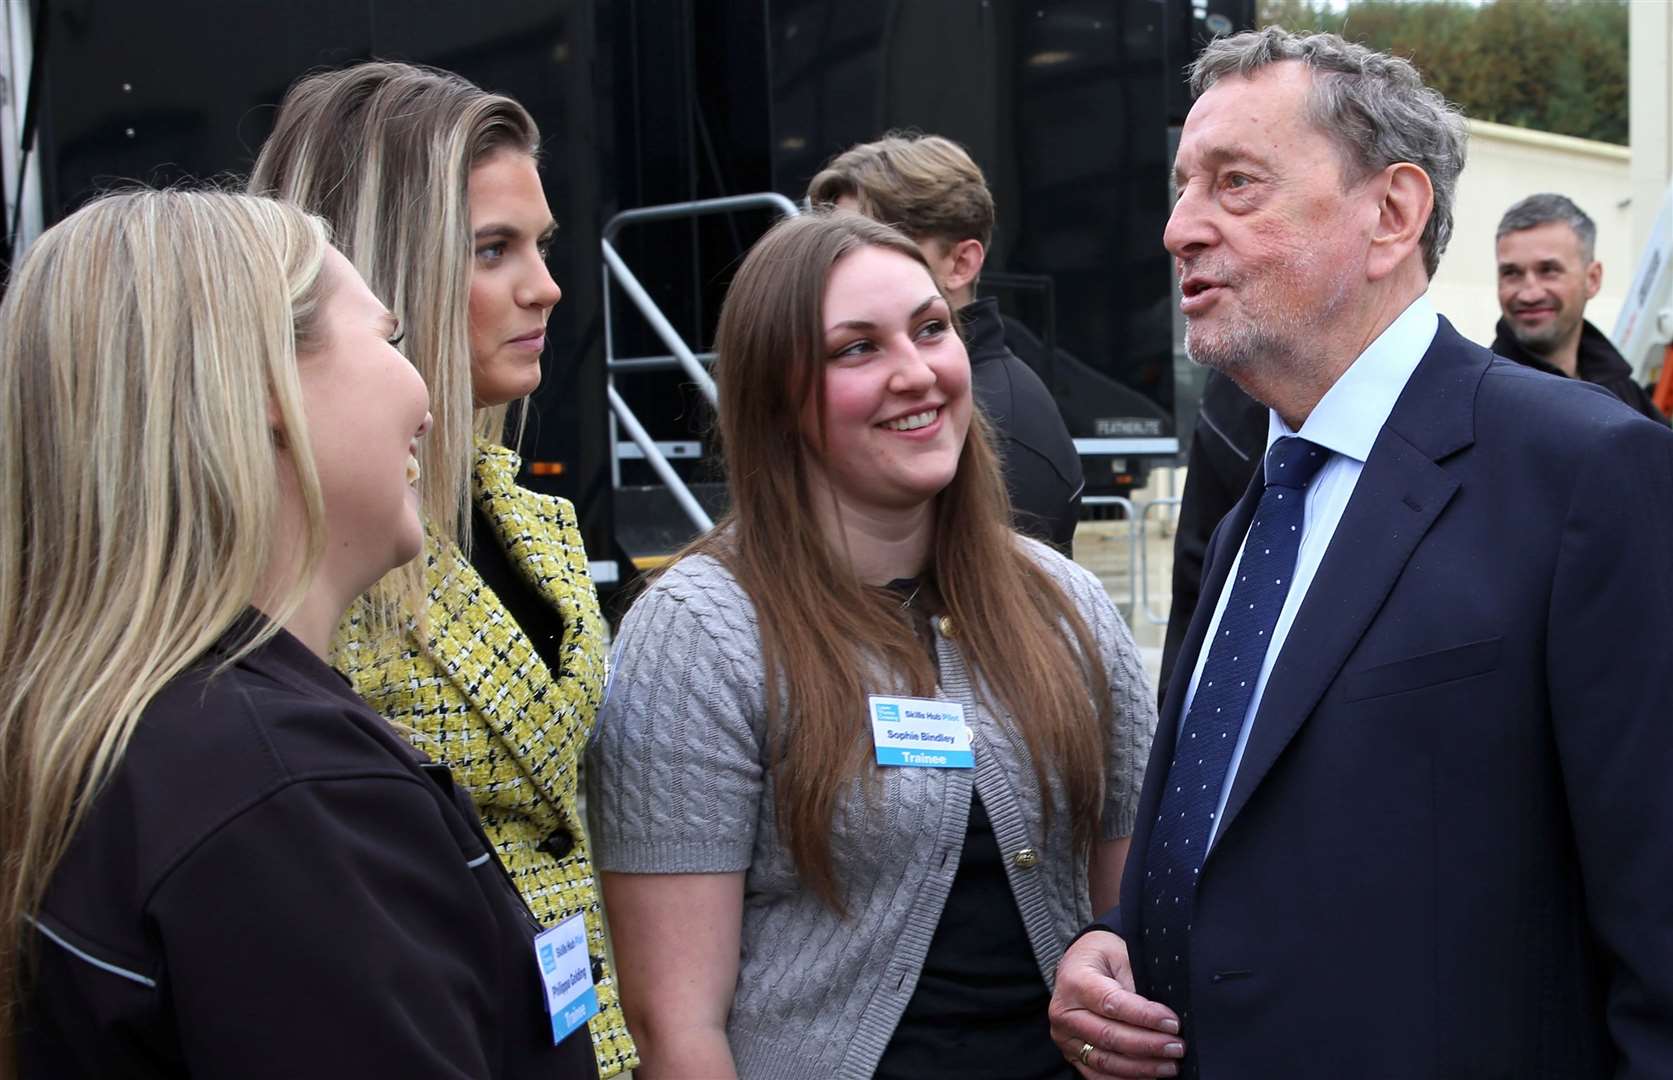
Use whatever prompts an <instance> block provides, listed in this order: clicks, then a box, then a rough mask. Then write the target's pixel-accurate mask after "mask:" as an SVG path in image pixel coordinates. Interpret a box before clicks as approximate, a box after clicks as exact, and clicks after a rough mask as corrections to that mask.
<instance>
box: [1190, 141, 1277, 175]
mask: <svg viewBox="0 0 1673 1080" xmlns="http://www.w3.org/2000/svg"><path fill="white" fill-rule="evenodd" d="M1200 161H1201V163H1202V164H1203V165H1208V166H1213V165H1224V164H1226V163H1227V162H1229V161H1247V162H1249V163H1250V164H1251V165H1258V166H1260V167H1261V168H1266V167H1267V161H1266V159H1265V158H1264V157H1262V156H1261V155H1259V154H1257V153H1255V152H1254V151H1253V150H1251V149H1249V148H1248V147H1246V146H1242V145H1240V144H1238V143H1233V144H1232V145H1230V146H1216V147H1212V148H1211V149H1208V150H1205V151H1203V153H1202V154H1201V156H1200ZM1184 178H1185V170H1184V169H1181V168H1180V167H1179V164H1178V162H1177V161H1175V163H1174V167H1173V179H1174V182H1175V183H1178V182H1179V181H1181V180H1183V179H1184Z"/></svg>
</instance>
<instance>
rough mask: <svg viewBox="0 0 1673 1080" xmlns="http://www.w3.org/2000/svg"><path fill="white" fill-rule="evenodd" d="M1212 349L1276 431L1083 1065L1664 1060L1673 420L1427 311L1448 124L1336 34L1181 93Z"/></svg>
mask: <svg viewBox="0 0 1673 1080" xmlns="http://www.w3.org/2000/svg"><path fill="white" fill-rule="evenodd" d="M1193 74H1194V87H1195V89H1196V91H1197V92H1198V94H1199V95H1200V96H1199V97H1198V99H1197V102H1196V104H1195V106H1194V107H1193V109H1192V110H1191V114H1190V117H1189V119H1188V120H1187V122H1186V125H1185V129H1184V131H1183V133H1182V137H1181V141H1180V145H1179V153H1178V158H1177V161H1176V164H1175V171H1176V174H1177V179H1178V187H1179V192H1180V196H1179V202H1178V204H1177V205H1176V207H1175V209H1174V213H1173V217H1172V219H1171V220H1170V221H1169V223H1168V227H1167V232H1166V236H1165V243H1166V244H1167V247H1168V249H1169V251H1171V252H1172V253H1173V254H1174V256H1175V258H1176V260H1177V265H1178V270H1179V274H1180V279H1181V285H1182V293H1183V301H1182V307H1183V310H1184V313H1185V315H1186V316H1187V318H1188V320H1189V329H1188V332H1187V338H1186V344H1187V347H1188V349H1189V351H1190V353H1191V355H1192V357H1193V358H1194V359H1195V360H1197V361H1198V362H1199V363H1203V364H1206V365H1209V366H1211V367H1213V368H1215V369H1217V370H1220V371H1223V372H1225V373H1226V374H1228V375H1229V376H1231V378H1233V379H1234V380H1236V381H1237V383H1238V384H1239V385H1240V386H1242V387H1243V388H1244V389H1245V390H1246V391H1247V392H1248V393H1249V394H1250V395H1251V396H1252V397H1254V398H1256V399H1257V400H1259V401H1261V402H1263V403H1265V404H1266V405H1268V406H1269V407H1270V409H1271V417H1270V421H1269V437H1268V447H1267V451H1266V456H1265V459H1264V462H1263V468H1262V469H1261V470H1260V472H1258V473H1257V475H1256V478H1255V480H1254V482H1253V483H1252V484H1251V486H1250V489H1249V491H1248V493H1247V494H1246V495H1245V496H1244V498H1243V500H1242V501H1241V502H1240V503H1238V505H1237V506H1236V507H1235V508H1234V509H1233V510H1232V512H1231V513H1230V514H1229V515H1228V516H1227V517H1226V519H1225V521H1224V522H1223V523H1222V524H1221V526H1220V528H1219V529H1218V531H1217V532H1216V533H1215V536H1214V539H1213V541H1212V542H1211V543H1210V545H1209V549H1208V552H1207V558H1206V566H1207V570H1206V572H1205V575H1204V580H1203V590H1202V600H1201V603H1200V604H1199V605H1198V608H1197V611H1196V614H1195V616H1194V617H1193V618H1192V620H1191V624H1190V627H1189V629H1188V630H1187V632H1186V634H1185V639H1184V644H1183V646H1182V648H1181V651H1180V658H1179V664H1178V666H1177V668H1176V669H1175V670H1174V672H1173V677H1172V680H1171V683H1170V685H1169V687H1168V689H1167V693H1166V698H1165V700H1166V706H1165V707H1164V709H1163V711H1162V716H1161V724H1160V727H1159V729H1158V731H1157V734H1156V740H1155V745H1154V749H1153V751H1152V758H1151V762H1150V769H1149V773H1148V775H1147V776H1146V779H1145V787H1144V793H1143V795H1142V797H1141V800H1140V805H1139V822H1138V828H1137V831H1136V833H1135V835H1134V837H1133V845H1132V854H1131V856H1130V858H1129V860H1128V863H1127V868H1126V873H1125V876H1124V879H1123V882H1122V893H1121V899H1122V903H1121V905H1120V907H1119V908H1117V909H1116V910H1114V911H1111V912H1109V913H1107V914H1106V915H1104V916H1103V917H1102V918H1101V919H1100V920H1099V924H1098V925H1097V926H1096V927H1095V928H1093V929H1091V930H1089V932H1087V933H1085V934H1084V935H1082V936H1081V937H1080V938H1079V939H1078V940H1077V941H1076V942H1075V943H1074V945H1073V946H1072V947H1071V948H1070V950H1069V951H1068V954H1067V955H1066V956H1065V957H1064V959H1063V962H1062V964H1061V965H1060V966H1059V968H1058V972H1057V981H1056V989H1055V993H1054V997H1053V1003H1052V1010H1051V1011H1052V1032H1053V1037H1054V1038H1055V1039H1056V1040H1057V1042H1058V1045H1059V1047H1060V1048H1061V1049H1062V1051H1063V1053H1064V1056H1065V1057H1066V1058H1068V1059H1069V1060H1070V1061H1072V1062H1074V1063H1075V1064H1076V1066H1077V1067H1078V1068H1080V1070H1081V1071H1082V1072H1083V1073H1084V1074H1085V1075H1087V1076H1090V1077H1100V1076H1172V1075H1185V1076H1191V1075H1196V1076H1202V1077H1207V1078H1210V1080H1219V1078H1222V1077H1253V1078H1266V1077H1280V1076H1284V1077H1289V1076H1306V1077H1313V1076H1317V1077H1353V1078H1355V1080H1376V1078H1387V1080H1411V1078H1415V1077H1434V1078H1452V1077H1471V1078H1479V1077H1505V1078H1510V1077H1516V1078H1523V1077H1565V1078H1566V1077H1597V1076H1615V1077H1623V1078H1624V1077H1649V1076H1669V1075H1673V902H1670V901H1669V900H1668V895H1669V883H1670V882H1673V784H1670V783H1669V779H1668V773H1669V769H1670V765H1673V679H1670V678H1669V677H1668V673H1667V672H1668V664H1667V655H1668V652H1667V651H1668V646H1669V643H1670V642H1673V543H1670V541H1673V431H1669V430H1668V429H1667V428H1665V427H1661V426H1658V425H1656V424H1653V423H1651V422H1650V421H1648V420H1646V419H1644V418H1643V417H1641V416H1639V415H1637V414H1635V413H1634V412H1633V411H1632V410H1630V409H1628V408H1627V407H1626V406H1624V405H1622V404H1621V403H1620V402H1619V401H1617V400H1616V399H1614V398H1613V397H1611V396H1610V395H1608V394H1607V393H1605V392H1603V391H1601V390H1598V389H1597V388H1596V387H1592V386H1588V385H1585V384H1583V383H1580V382H1577V381H1575V380H1567V379H1560V378H1556V377H1553V376H1550V375H1545V374H1541V373H1539V372H1536V371H1533V370H1531V369H1529V368H1526V367H1523V366H1521V365H1518V364H1514V363H1511V362H1508V361H1505V360H1501V359H1498V358H1496V357H1494V356H1493V355H1492V354H1491V353H1489V352H1488V351H1487V350H1485V349H1482V348H1479V347H1477V346H1475V345H1472V344H1470V343H1469V342H1467V341H1465V340H1464V339H1463V338H1461V337H1460V336H1459V335H1458V334H1457V333H1456V332H1455V331H1454V330H1453V329H1452V327H1451V326H1450V325H1449V324H1448V323H1447V322H1446V321H1445V320H1444V319H1441V318H1439V317H1438V316H1437V315H1436V313H1435V311H1434V309H1433V307H1431V306H1430V304H1429V301H1428V300H1427V299H1426V297H1425V293H1426V291H1427V289H1428V284H1429V279H1430V276H1431V275H1432V274H1433V273H1434V270H1435V266H1436V263H1437V261H1438V259H1439V257H1440V255H1441V252H1442V250H1443V249H1444V247H1445V245H1446V241H1447V237H1448V233H1449V232H1450V227H1451V214H1452V205H1451V204H1452V193H1453V189H1454V185H1455V182H1456V180H1457V176H1458V173H1459V171H1460V169H1461V168H1462V165H1463V151H1464V132H1463V125H1462V120H1461V118H1460V117H1459V116H1458V115H1457V113H1456V112H1455V111H1454V110H1452V109H1451V108H1450V107H1448V106H1447V104H1446V102H1445V101H1444V99H1442V98H1441V97H1440V96H1439V95H1438V94H1436V93H1435V92H1433V91H1432V90H1429V89H1427V88H1425V87H1424V85H1423V83H1422V81H1421V79H1420V78H1419V76H1418V74H1417V72H1416V71H1415V70H1414V69H1413V68H1412V67H1411V65H1410V64H1408V63H1406V62H1405V61H1403V60H1399V59H1397V58H1393V57H1389V56H1386V55H1382V54H1378V53H1374V52H1371V51H1369V50H1367V49H1364V48H1362V47H1360V46H1357V45H1350V44H1347V43H1345V42H1343V41H1342V40H1341V39H1340V38H1336V37H1334V36H1329V35H1312V36H1306V37H1302V36H1297V35H1293V34H1289V33H1286V32H1284V31H1282V30H1278V29H1269V30H1265V31H1261V32H1258V33H1248V34H1242V35H1238V36H1237V37H1233V38H1228V39H1222V40H1220V41H1218V42H1215V43H1214V44H1212V45H1210V46H1209V47H1208V49H1207V50H1206V51H1205V52H1204V53H1203V55H1202V57H1201V59H1200V60H1199V62H1198V64H1197V66H1196V69H1195V71H1194V73H1193Z"/></svg>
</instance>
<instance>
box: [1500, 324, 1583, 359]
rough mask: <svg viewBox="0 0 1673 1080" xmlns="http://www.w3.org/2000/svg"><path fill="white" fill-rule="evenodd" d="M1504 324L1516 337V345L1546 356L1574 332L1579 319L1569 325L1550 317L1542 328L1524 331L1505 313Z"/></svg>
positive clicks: (1536, 354)
mask: <svg viewBox="0 0 1673 1080" xmlns="http://www.w3.org/2000/svg"><path fill="white" fill-rule="evenodd" d="M1505 324H1506V325H1507V326H1509V327H1510V336H1511V337H1513V338H1515V339H1516V343H1517V344H1518V345H1520V346H1522V347H1523V348H1524V349H1527V350H1528V351H1529V352H1531V353H1533V354H1534V355H1535V356H1541V357H1548V356H1551V355H1552V354H1554V353H1555V352H1556V351H1557V346H1558V345H1559V344H1561V343H1562V341H1563V339H1564V338H1566V337H1568V336H1569V334H1571V333H1573V332H1574V327H1575V325H1578V324H1579V320H1578V319H1577V320H1575V323H1574V324H1572V325H1571V324H1567V323H1563V322H1559V321H1558V320H1556V319H1552V320H1551V322H1550V324H1549V325H1547V326H1546V327H1545V328H1544V329H1543V330H1538V329H1536V330H1530V331H1525V330H1523V329H1522V328H1521V327H1519V326H1517V325H1516V320H1515V319H1512V318H1511V317H1510V316H1508V315H1507V316H1505Z"/></svg>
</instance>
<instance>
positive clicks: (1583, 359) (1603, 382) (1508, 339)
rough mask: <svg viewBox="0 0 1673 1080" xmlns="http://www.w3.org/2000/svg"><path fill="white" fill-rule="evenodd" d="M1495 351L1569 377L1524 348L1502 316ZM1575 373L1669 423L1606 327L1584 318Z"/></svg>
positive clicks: (1581, 323) (1638, 408)
mask: <svg viewBox="0 0 1673 1080" xmlns="http://www.w3.org/2000/svg"><path fill="white" fill-rule="evenodd" d="M1493 351H1494V352H1496V353H1498V354H1499V355H1500V356H1502V357H1504V358H1505V359H1507V360H1514V361H1516V362H1517V363H1518V364H1526V365H1527V366H1528V367H1531V368H1534V369H1535V370H1537V371H1543V372H1545V373H1546V374H1548V375H1560V376H1562V377H1564V378H1567V377H1568V372H1566V371H1564V370H1562V369H1561V368H1559V367H1557V366H1556V365H1555V364H1553V363H1551V362H1550V361H1548V360H1546V359H1545V358H1544V357H1542V356H1536V355H1535V354H1533V353H1531V352H1529V351H1528V350H1527V349H1525V348H1523V347H1522V343H1521V342H1520V341H1517V340H1516V335H1515V334H1513V333H1511V332H1510V324H1509V323H1507V322H1505V320H1503V319H1500V320H1499V325H1498V334H1497V336H1496V337H1494V338H1493ZM1575 373H1576V374H1577V375H1579V376H1580V378H1581V379H1582V380H1583V381H1585V382H1589V383H1593V384H1595V385H1597V386H1601V387H1603V388H1604V389H1605V390H1607V391H1609V392H1610V393H1611V394H1614V395H1615V396H1616V397H1618V398H1620V399H1621V400H1622V401H1624V402H1626V403H1627V404H1628V405H1630V406H1632V407H1633V408H1635V409H1637V410H1638V411H1639V412H1641V413H1643V414H1644V415H1645V416H1647V417H1649V418H1650V419H1651V420H1654V421H1655V422H1656V423H1658V424H1665V423H1667V417H1665V416H1663V415H1661V411H1660V410H1659V409H1657V408H1656V407H1655V404H1654V402H1652V401H1651V400H1650V395H1649V393H1647V392H1646V391H1645V389H1644V388H1643V387H1642V386H1639V385H1638V382H1637V380H1636V379H1634V378H1633V377H1632V365H1631V364H1629V363H1627V361H1626V358H1625V357H1623V356H1622V355H1621V354H1620V353H1619V352H1618V351H1617V350H1616V349H1615V346H1614V345H1612V344H1610V341H1609V339H1608V338H1606V337H1604V336H1603V331H1601V330H1599V329H1598V328H1597V327H1595V326H1593V325H1592V324H1591V323H1589V322H1587V321H1585V320H1584V319H1582V320H1581V322H1580V351H1579V354H1578V356H1577V357H1576V363H1575Z"/></svg>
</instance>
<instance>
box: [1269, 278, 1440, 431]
mask: <svg viewBox="0 0 1673 1080" xmlns="http://www.w3.org/2000/svg"><path fill="white" fill-rule="evenodd" d="M1438 329H1440V317H1439V316H1438V315H1436V314H1435V306H1434V305H1433V304H1431V303H1430V302H1429V297H1428V296H1427V295H1424V296H1420V297H1418V298H1417V299H1416V300H1413V301H1412V302H1411V304H1410V306H1408V307H1407V308H1406V310H1405V311H1403V312H1401V313H1400V317H1399V318H1397V319H1395V320H1394V321H1393V322H1392V323H1389V325H1388V329H1386V330H1384V331H1383V332H1382V333H1381V334H1379V335H1377V339H1376V340H1375V341H1373V342H1371V344H1370V345H1368V346H1366V349H1365V351H1364V352H1362V353H1360V354H1359V356H1358V357H1357V358H1356V359H1355V360H1354V362H1353V363H1352V364H1350V365H1349V366H1348V370H1346V371H1344V372H1343V373H1342V374H1341V376H1340V377H1339V378H1338V379H1337V380H1336V382H1335V384H1334V385H1332V386H1331V388H1330V389H1329V390H1327V391H1326V392H1325V395H1324V397H1322V398H1320V399H1319V403H1318V404H1317V405H1315V406H1313V411H1312V412H1311V413H1309V414H1308V416H1307V420H1306V422H1305V423H1303V424H1302V425H1301V430H1300V431H1291V430H1290V426H1289V425H1288V424H1286V423H1284V421H1283V420H1282V419H1281V418H1280V417H1279V416H1278V414H1277V413H1276V412H1274V411H1272V410H1268V415H1267V426H1266V448H1267V449H1268V450H1271V449H1272V444H1273V443H1275V442H1277V441H1278V440H1279V439H1281V438H1283V437H1285V436H1286V435H1300V436H1301V437H1302V438H1303V439H1306V440H1307V441H1309V442H1312V443H1316V444H1317V445H1319V446H1322V447H1324V448H1325V449H1326V450H1330V451H1333V452H1335V453H1338V454H1341V455H1342V456H1343V457H1350V458H1353V459H1354V460H1355V461H1358V462H1361V463H1363V462H1364V461H1365V459H1366V458H1368V457H1370V456H1371V446H1372V444H1373V443H1375V442H1376V441H1377V435H1378V434H1379V433H1380V432H1381V431H1382V429H1383V424H1384V423H1386V422H1387V421H1388V414H1389V413H1391V412H1393V411H1394V403H1395V402H1396V401H1398V400H1399V398H1400V392H1401V391H1403V390H1404V389H1405V388H1406V381H1407V380H1408V379H1410V378H1411V377H1412V372H1413V371H1415V370H1417V365H1418V362H1419V361H1421V360H1422V359H1423V354H1424V353H1426V352H1428V351H1429V345H1430V343H1431V342H1433V341H1434V340H1435V331H1436V330H1438Z"/></svg>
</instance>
